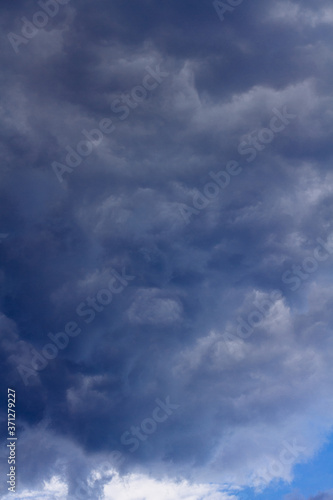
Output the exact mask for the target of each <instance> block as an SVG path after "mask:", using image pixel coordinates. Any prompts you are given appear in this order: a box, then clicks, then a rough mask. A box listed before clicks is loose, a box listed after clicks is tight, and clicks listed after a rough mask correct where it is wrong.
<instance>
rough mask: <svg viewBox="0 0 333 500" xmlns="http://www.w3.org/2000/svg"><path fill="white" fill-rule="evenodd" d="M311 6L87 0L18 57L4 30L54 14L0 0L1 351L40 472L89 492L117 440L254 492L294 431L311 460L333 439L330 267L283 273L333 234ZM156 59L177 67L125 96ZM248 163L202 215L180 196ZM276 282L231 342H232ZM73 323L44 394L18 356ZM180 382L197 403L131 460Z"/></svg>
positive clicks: (320, 21) (316, 25) (41, 382)
mask: <svg viewBox="0 0 333 500" xmlns="http://www.w3.org/2000/svg"><path fill="white" fill-rule="evenodd" d="M294 5H296V7H295V8H294V7H293V8H292V9H291V4H290V2H278V3H276V2H273V1H272V2H262V1H256V2H251V4H247V3H246V2H244V3H243V4H242V5H240V6H239V7H237V9H235V11H234V12H233V13H230V16H229V17H228V16H227V15H226V19H225V21H224V22H223V23H221V22H220V20H219V18H218V16H217V14H216V12H215V10H214V8H213V6H212V4H211V2H203V1H202V2H195V4H193V2H187V1H184V2H179V1H178V2H176V1H172V2H169V3H168V4H167V5H160V4H158V3H157V2H152V1H148V0H147V1H143V2H140V4H138V3H137V2H133V1H125V2H124V1H122V2H120V1H114V2H111V3H110V2H103V1H100V2H97V3H96V2H95V3H94V4H92V3H91V2H80V3H78V2H74V1H72V0H71V1H70V2H69V3H68V5H64V6H61V8H60V9H59V14H57V16H54V18H53V19H52V20H50V23H49V24H48V25H47V27H46V29H45V30H41V31H40V33H38V34H36V36H34V37H33V38H32V39H31V40H30V41H29V43H28V44H26V45H22V46H21V47H20V50H19V53H18V54H16V53H15V51H14V50H13V47H12V46H11V45H10V43H9V41H8V39H7V38H6V36H7V33H8V31H13V32H16V33H20V18H21V17H22V16H27V17H28V18H29V19H31V18H32V16H33V14H34V13H35V12H36V10H37V9H39V7H38V5H37V4H35V3H33V2H30V3H29V2H28V3H22V2H21V3H17V4H16V7H15V8H14V7H13V6H12V5H11V4H8V5H7V4H4V5H3V7H2V11H3V13H4V18H3V19H4V21H3V22H2V32H3V40H4V42H7V44H4V46H3V51H2V54H1V62H2V65H3V66H6V68H7V69H6V71H5V73H4V78H3V81H2V84H1V91H2V95H3V121H2V126H1V127H2V129H1V131H2V133H3V137H4V139H3V143H2V146H1V148H2V152H3V156H4V160H5V161H4V163H3V164H2V178H1V193H3V197H2V200H3V209H2V211H1V227H0V229H1V232H4V233H8V234H9V236H8V238H6V240H4V241H2V243H1V245H0V254H1V259H2V261H3V263H4V267H3V270H2V273H1V285H2V288H1V290H2V294H1V310H2V312H3V314H4V316H3V317H2V321H3V322H5V323H4V328H5V329H4V333H3V343H4V347H3V350H2V351H1V352H2V356H4V362H3V379H4V380H5V381H6V383H8V385H14V386H15V388H16V390H17V393H18V395H19V398H18V400H19V403H18V414H19V415H20V419H21V422H22V424H21V425H22V427H23V428H24V431H22V439H21V445H20V446H21V453H22V455H21V457H22V458H20V478H21V479H20V480H21V481H22V484H25V485H27V486H29V485H30V486H31V488H37V487H38V485H39V484H40V483H41V481H42V480H43V479H47V480H50V479H51V477H52V476H54V475H59V476H61V477H63V478H65V481H66V482H67V483H68V484H69V485H70V491H71V492H74V491H75V489H76V487H77V483H76V481H75V479H76V478H81V479H82V480H83V481H85V480H86V478H87V476H88V475H89V472H90V471H91V470H92V469H93V468H94V467H95V466H96V467H98V462H99V459H98V458H96V455H98V454H100V456H101V457H102V458H103V459H104V458H105V457H106V458H107V456H108V453H110V451H111V450H119V451H121V453H122V454H123V455H124V457H125V458H126V461H125V462H124V464H122V466H121V467H122V469H121V470H122V471H123V472H131V471H133V470H135V467H141V470H142V471H146V470H149V469H150V470H152V471H154V474H155V477H161V476H163V474H164V472H165V471H166V472H167V473H168V474H170V476H171V477H172V476H175V475H177V474H178V473H179V474H183V475H184V477H187V478H190V479H192V480H193V481H195V480H197V479H198V480H205V481H208V482H209V481H211V480H214V481H216V482H219V481H220V482H226V481H229V482H230V483H234V484H237V485H242V484H246V482H247V481H249V480H248V478H249V477H250V475H251V474H254V475H256V473H257V472H258V470H261V468H263V467H264V466H265V464H266V459H265V456H268V457H269V459H270V460H272V461H274V460H275V457H276V450H277V449H280V446H281V445H280V443H282V441H283V440H284V439H294V438H295V439H303V443H304V445H305V446H306V450H307V451H306V456H311V453H312V452H313V450H314V449H316V447H317V446H318V445H319V443H320V440H321V438H322V435H323V434H324V433H325V432H326V430H327V424H326V420H325V414H326V413H327V412H328V413H329V414H331V412H332V409H331V407H329V405H328V404H327V407H326V406H325V400H327V398H328V397H329V394H330V392H329V390H330V389H329V388H330V384H331V377H330V370H329V366H330V363H331V361H332V360H331V355H330V349H329V347H330V342H331V341H330V338H329V331H330V328H331V326H332V313H331V310H332V308H331V304H332V296H331V293H330V289H329V281H328V279H327V277H326V274H327V272H328V269H329V266H330V265H331V260H328V261H327V262H323V263H322V265H321V266H320V267H319V268H318V270H317V271H316V273H314V274H313V275H312V276H311V278H308V279H305V280H304V281H302V285H301V287H300V288H299V290H298V291H297V292H294V293H293V292H292V291H291V290H290V287H289V286H288V284H286V283H284V282H283V281H282V278H281V277H282V274H283V273H284V272H285V271H286V270H288V269H290V268H291V266H292V265H297V264H301V263H302V262H303V260H304V259H305V258H306V257H307V256H309V255H310V256H311V255H313V251H314V249H315V248H316V246H317V245H318V243H317V238H318V237H320V238H322V239H323V241H325V242H326V241H329V242H330V241H332V226H331V222H330V219H331V215H330V214H331V212H332V201H333V198H332V175H331V173H330V162H329V160H330V157H331V131H332V122H331V112H330V108H329V104H330V103H331V96H330V92H331V89H330V88H329V86H328V85H327V84H325V82H326V81H327V79H328V78H329V76H330V75H329V74H328V73H329V70H328V69H327V63H329V62H330V61H331V54H330V51H329V43H330V37H331V35H329V34H328V33H327V31H326V26H327V23H328V22H330V23H332V19H331V18H330V17H329V16H327V15H326V14H325V12H326V11H325V10H324V9H328V8H329V6H330V4H329V2H319V3H318V5H317V4H316V9H314V7H313V5H312V2H294ZM276 6H278V7H279V8H277V7H276ZM279 9H280V10H279ZM60 11H61V12H60ZM29 16H30V17H29ZM58 16H59V17H58ZM323 30H324V31H323ZM147 67H149V68H153V69H155V70H156V68H159V71H162V72H165V73H166V74H168V76H166V77H165V78H163V79H161V82H159V84H158V86H157V87H156V88H154V89H153V90H151V91H149V92H147V96H146V97H145V98H144V99H143V100H142V101H141V102H138V101H135V100H133V97H131V101H130V102H131V105H129V104H126V102H125V100H124V97H123V95H124V93H126V94H129V95H131V92H132V91H133V89H134V88H135V87H137V86H140V85H141V86H142V82H143V81H144V78H145V75H147ZM150 82H152V80H150ZM116 99H118V101H117V102H118V103H119V100H120V101H122V102H121V104H122V105H123V106H125V109H127V111H126V113H125V114H126V115H128V116H126V118H125V119H121V118H122V113H120V112H119V111H116V112H115V111H114V109H113V110H112V108H111V105H112V103H113V104H114V103H115V100H116ZM284 106H287V109H288V110H289V112H290V113H292V114H294V115H295V119H293V120H292V121H291V123H290V124H289V125H288V126H286V127H285V129H284V130H282V131H281V133H279V134H276V136H274V140H272V141H271V142H270V143H269V144H265V147H261V150H260V151H259V150H256V159H255V161H253V162H251V163H248V162H247V155H242V154H240V152H239V146H240V144H241V143H242V141H248V140H249V134H252V135H254V136H255V137H257V136H258V133H259V132H260V130H262V128H267V127H268V126H269V123H270V121H271V119H272V117H273V116H274V111H273V110H274V109H278V110H280V111H281V110H282V109H283V107H284ZM103 119H110V120H112V122H113V125H114V130H113V131H112V133H110V134H105V135H104V136H103V141H102V142H101V143H100V144H99V145H98V146H96V147H94V148H93V151H92V152H91V154H89V155H88V156H87V157H86V158H83V159H82V161H81V163H80V164H79V165H78V166H77V167H75V168H74V170H73V171H72V172H71V173H67V172H66V173H65V174H64V176H63V182H62V183H60V182H59V180H58V178H57V176H56V175H55V172H54V170H53V168H52V163H53V162H59V163H62V164H64V163H65V161H66V160H65V158H66V155H67V152H68V149H66V148H67V147H68V146H69V147H70V148H73V149H74V151H76V150H77V145H78V143H79V142H80V141H82V140H83V139H85V137H84V136H83V135H82V130H83V129H86V130H88V131H90V130H91V129H96V128H98V127H99V124H100V122H101V120H103ZM261 146H263V143H261ZM231 160H236V161H237V162H239V164H240V165H241V166H242V172H241V173H240V174H239V175H238V176H237V177H235V178H234V179H233V180H232V182H230V185H229V186H227V187H226V188H225V189H222V190H221V192H220V193H219V195H218V196H217V197H216V198H215V199H214V200H212V202H211V203H210V204H209V205H208V206H207V207H206V208H205V209H204V210H202V211H199V212H200V213H198V214H196V215H193V217H191V220H190V223H189V224H186V223H185V221H184V219H183V217H182V215H181V212H180V208H181V207H182V206H183V205H184V204H186V205H188V206H192V203H193V196H195V195H197V194H198V191H199V192H200V193H202V192H203V188H204V186H205V184H206V183H207V182H209V181H210V180H211V178H210V176H209V173H210V172H211V171H213V172H216V173H217V172H219V171H220V170H221V169H225V167H226V164H227V162H228V161H231ZM123 268H125V269H126V272H128V273H129V274H130V275H133V276H134V277H135V279H134V280H133V281H131V282H130V283H129V285H128V287H126V289H125V290H124V291H123V292H122V293H121V294H119V295H117V296H114V298H113V300H112V302H111V303H110V304H109V305H107V306H105V307H104V309H103V310H100V311H95V313H96V314H95V317H94V320H93V321H92V322H91V323H87V322H86V321H85V320H86V319H87V316H86V317H82V316H79V315H78V313H77V308H78V306H79V305H80V304H82V302H86V301H87V298H88V297H95V296H96V295H97V293H98V292H99V291H100V290H101V289H105V288H106V287H107V282H108V280H109V279H110V271H111V269H115V270H117V271H118V272H121V270H122V269H123ZM277 289H278V290H281V291H282V293H283V297H282V298H281V299H280V300H275V301H274V304H273V309H272V311H271V312H270V314H269V315H268V317H266V318H265V319H264V321H262V323H261V324H260V325H258V327H257V328H256V330H255V332H254V333H253V334H252V335H251V337H250V338H249V339H247V340H244V339H243V340H242V342H241V344H240V345H238V347H237V356H236V358H235V357H233V356H230V352H229V350H228V346H227V344H226V342H225V341H224V337H223V334H224V333H225V332H226V331H231V332H235V331H236V330H237V326H238V320H237V318H238V317H239V316H242V317H247V316H248V315H249V313H250V312H251V311H252V310H253V307H254V306H253V304H254V302H255V300H256V299H257V298H258V297H261V299H265V298H267V297H268V296H269V294H270V293H271V292H272V291H273V290H277ZM90 307H91V306H90ZM69 321H76V322H77V323H78V325H79V327H80V328H81V330H82V331H81V333H80V334H79V335H78V336H77V337H75V338H71V339H70V342H69V344H68V346H67V347H66V349H63V350H59V354H58V355H57V357H56V359H54V360H50V362H49V363H48V366H47V367H46V368H45V369H43V370H40V371H39V372H37V374H36V375H34V376H33V377H32V378H31V379H30V381H29V384H28V385H27V386H26V385H25V384H24V382H23V380H22V378H21V377H20V375H19V373H18V371H17V366H18V365H19V364H23V365H24V366H27V367H31V359H32V356H33V354H32V351H31V349H37V350H38V352H41V350H42V349H43V347H44V346H45V344H46V343H47V342H49V337H48V336H47V334H48V333H50V332H51V333H53V334H55V333H59V332H63V331H64V327H65V325H66V324H67V323H68V322H69ZM318 332H319V333H318ZM33 352H35V351H33ZM290 381H292V383H290ZM318 388H320V389H318ZM167 396H170V398H171V401H172V402H173V403H174V404H177V405H179V410H177V412H175V414H174V415H172V416H171V417H170V418H169V419H168V420H167V421H166V422H165V423H163V424H161V426H160V427H159V428H158V429H157V430H156V432H155V433H154V434H153V435H152V436H150V437H149V439H147V441H145V442H144V443H142V445H141V446H140V448H139V449H138V450H137V451H136V452H135V453H130V451H129V447H128V446H124V445H122V444H121V436H122V435H123V433H124V432H125V431H127V430H128V429H130V428H131V426H135V425H140V424H141V422H142V421H143V420H144V419H147V418H150V416H151V414H152V412H153V410H154V407H155V406H156V403H155V400H156V398H160V399H162V400H164V399H165V398H166V397H167ZM314 408H317V414H318V417H317V418H318V426H320V428H321V429H322V430H321V432H318V435H317V434H315V435H314V434H313V433H312V432H311V422H310V420H311V419H310V416H311V412H312V411H314ZM325 412H326V413H325ZM96 429H98V432H96ZM263 434H265V435H267V436H269V438H268V439H267V440H265V442H263V439H262V435H263ZM39 435H41V436H42V438H41V439H42V443H43V445H41V446H40V447H39V446H38V447H36V448H35V451H33V452H31V451H30V450H31V440H33V439H36V440H38V436H39ZM23 436H25V437H23ZM34 436H35V438H34ZM58 439H59V440H61V443H62V444H63V449H62V450H61V449H60V447H59V446H58V444H57V440H58ZM48 447H49V448H48ZM45 449H49V450H52V453H51V452H50V454H47V453H46V452H45ZM52 454H53V458H51V455H52ZM68 456H69V457H70V459H68V460H67V458H66V457H68ZM28 457H30V458H28ZM64 457H65V458H64ZM89 457H92V458H91V459H90V458H89ZM58 459H59V460H58ZM57 460H58V461H57ZM62 460H65V463H63V462H62ZM32 463H33V464H34V465H32ZM96 464H97V465H96ZM81 465H82V466H81ZM33 467H35V469H34V468H33ZM281 476H282V477H283V478H284V479H288V478H289V477H290V467H289V469H288V468H285V469H284V470H283V471H282V472H281ZM251 481H252V482H253V484H255V481H256V478H254V479H253V480H252V479H251ZM259 482H260V481H259ZM97 487H98V488H101V486H100V485H99V486H98V485H97V486H96V488H97ZM98 491H100V490H98Z"/></svg>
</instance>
